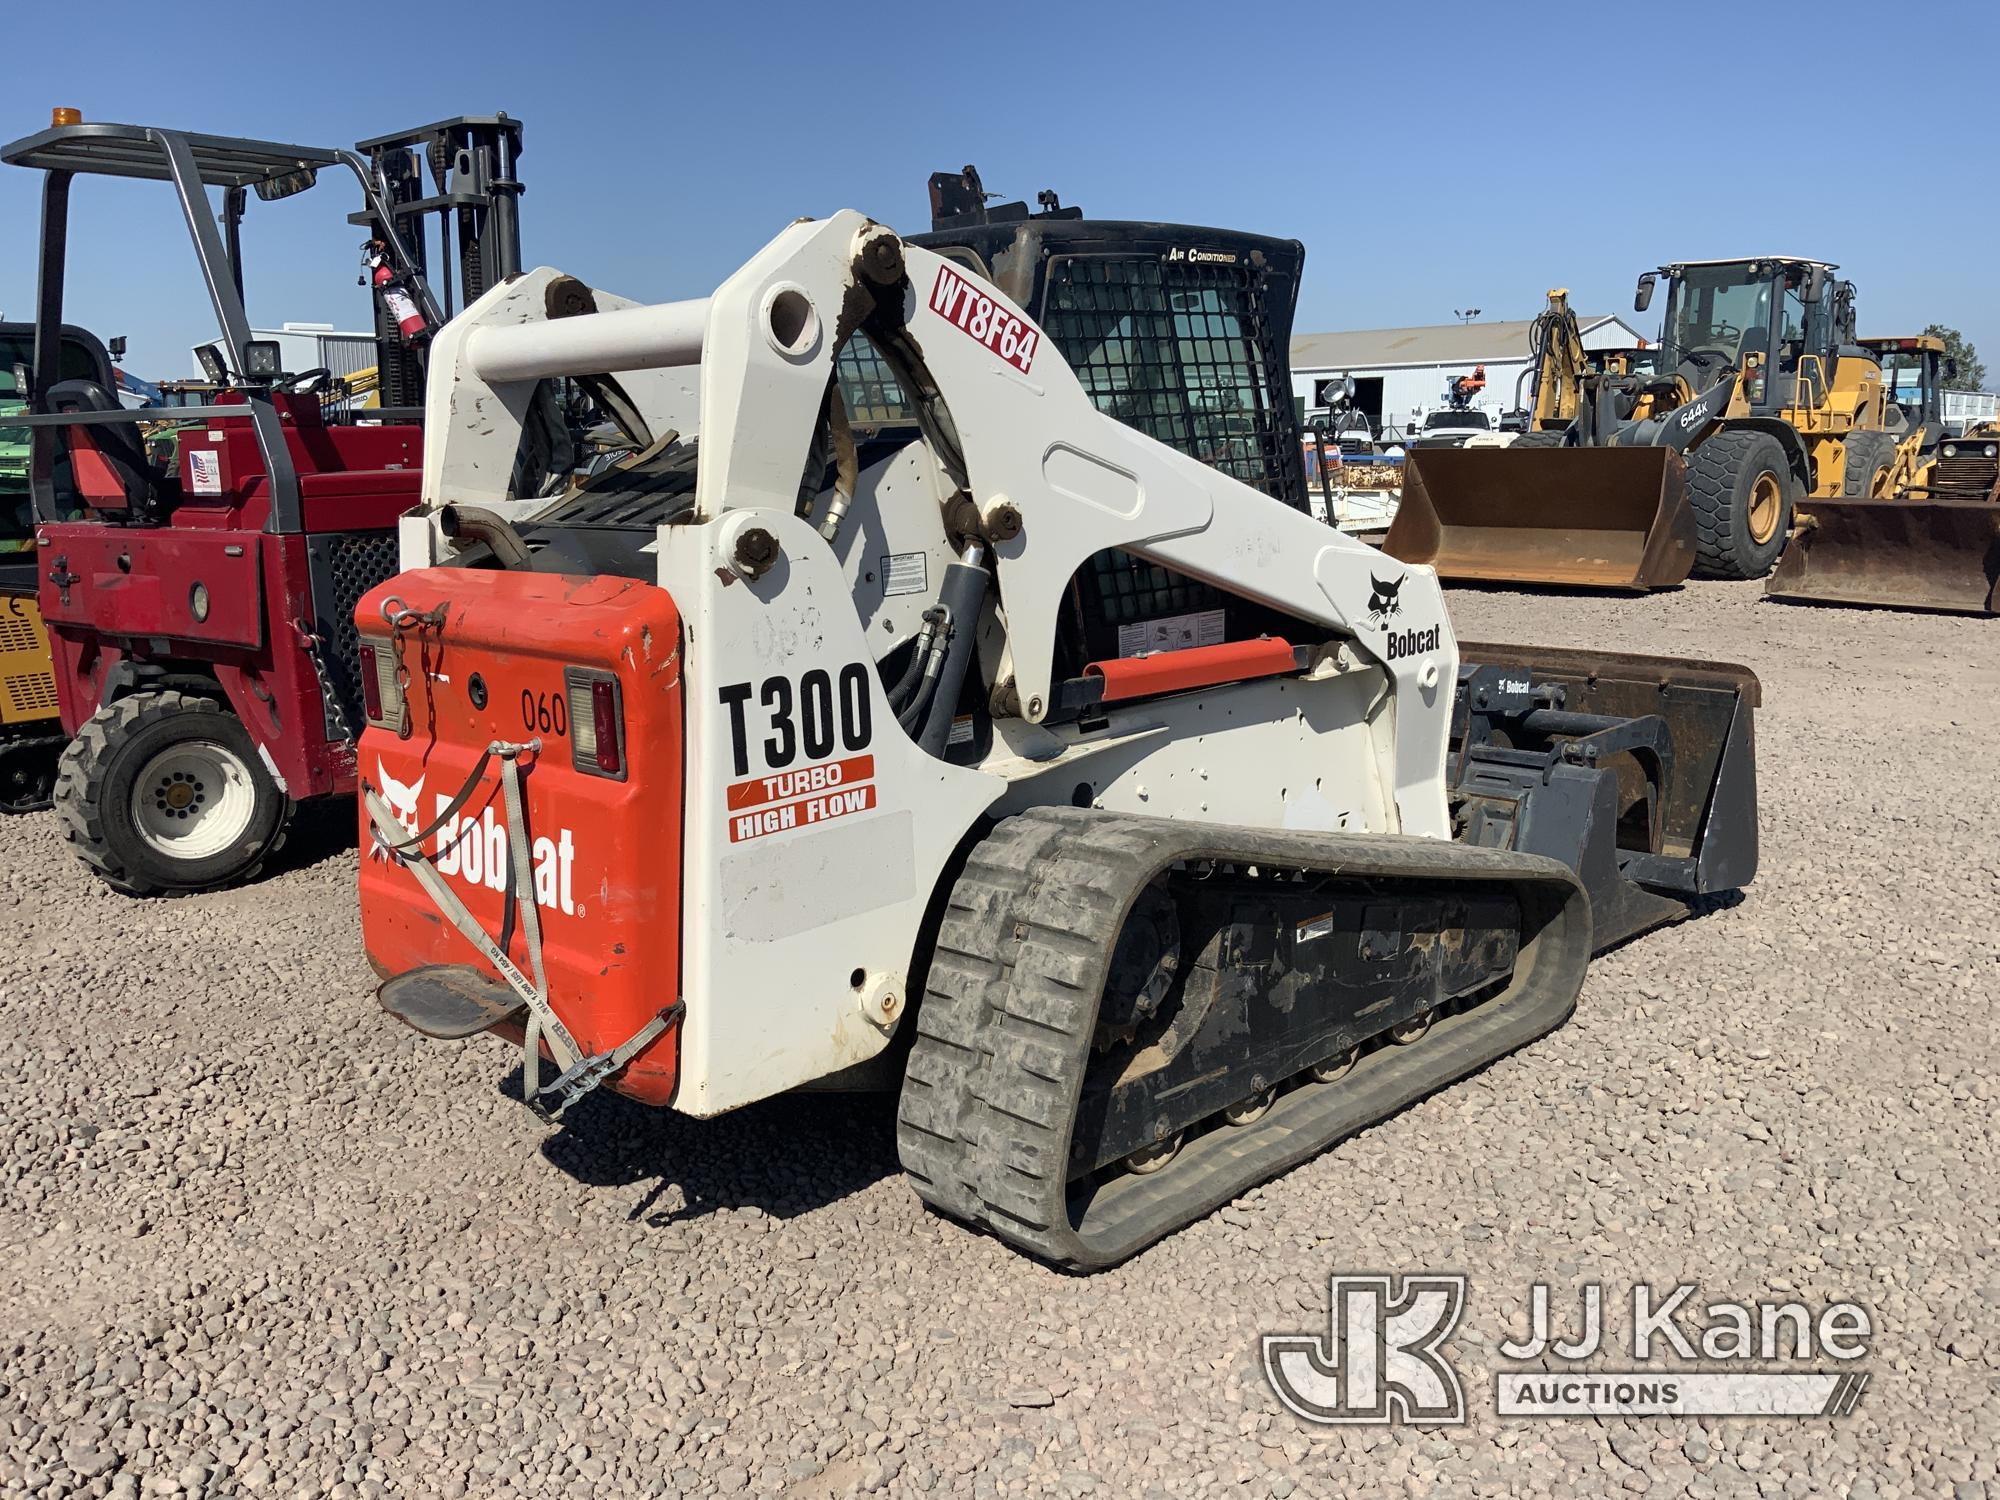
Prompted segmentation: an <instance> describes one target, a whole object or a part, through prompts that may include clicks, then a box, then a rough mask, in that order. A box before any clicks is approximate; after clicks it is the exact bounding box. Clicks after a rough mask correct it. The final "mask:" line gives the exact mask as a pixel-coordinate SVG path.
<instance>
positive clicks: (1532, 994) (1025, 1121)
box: [897, 808, 1591, 1270]
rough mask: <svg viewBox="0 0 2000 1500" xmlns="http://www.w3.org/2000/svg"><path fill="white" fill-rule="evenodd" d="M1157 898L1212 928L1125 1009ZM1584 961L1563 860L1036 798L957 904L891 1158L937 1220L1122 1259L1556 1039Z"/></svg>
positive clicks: (937, 957) (933, 978) (1054, 1252)
mask: <svg viewBox="0 0 2000 1500" xmlns="http://www.w3.org/2000/svg"><path fill="white" fill-rule="evenodd" d="M1162 890H1165V891H1167V892H1168V893H1169V894H1170V895H1172V896H1174V897H1175V898H1176V900H1177V901H1178V903H1179V905H1178V909H1180V910H1182V911H1183V912H1188V913H1195V914H1198V913H1199V912H1200V910H1201V905H1200V903H1201V901H1203V900H1209V901H1211V902H1219V903H1220V904H1221V906H1222V907H1225V908H1226V909H1227V911H1226V915H1225V917H1224V919H1223V920H1222V921H1221V922H1220V923H1219V925H1218V926H1216V927H1215V928H1214V929H1213V930H1209V931H1206V932H1203V933H1197V934H1196V935H1194V936H1193V937H1191V938H1190V939H1189V940H1188V941H1186V942H1185V943H1182V944H1181V945H1180V948H1179V960H1178V963H1174V962H1167V963H1165V964H1163V965H1159V966H1158V967H1159V970H1160V972H1162V973H1165V974H1169V975H1172V976H1173V983H1172V984H1171V985H1169V986H1166V987H1164V988H1163V989H1142V990H1139V991H1137V993H1138V994H1139V995H1140V996H1141V999H1140V1000H1138V1001H1136V1002H1135V1000H1134V998H1133V997H1134V993H1135V992H1134V989H1133V980H1134V974H1135V969H1134V964H1133V957H1134V945H1133V944H1132V942H1131V940H1130V933H1131V932H1132V931H1140V932H1141V933H1142V935H1145V934H1147V933H1150V934H1151V935H1152V936H1154V937H1157V936H1158V935H1159V934H1160V933H1161V932H1164V931H1166V930H1168V929H1169V928H1170V927H1171V921H1170V920H1169V919H1167V918H1166V917H1165V916H1164V913H1163V912H1162V911H1161V910H1159V909H1157V908H1158V895H1157V893H1158V892H1160V891H1162ZM1307 909H1312V910H1322V911H1324V912H1325V915H1324V916H1323V917H1319V918H1315V919H1312V920H1309V921H1306V922H1303V923H1296V924H1295V922H1294V917H1295V915H1296V913H1297V912H1299V911H1302V910H1307ZM1183 920H1186V918H1183ZM1314 941H1318V942H1321V943H1323V944H1324V947H1320V948H1309V945H1310V944H1311V943H1312V942H1314ZM1139 946H1140V947H1141V948H1143V946H1144V945H1143V944H1142V945H1139ZM1161 946H1164V947H1165V948H1169V949H1170V948H1172V947H1173V944H1172V943H1166V944H1163V945H1161ZM1590 952H1591V918H1590V908H1589V903H1588V900H1587V899H1586V897H1585V896H1584V893H1583V889H1582V887H1581V886H1580V885H1579V883H1578V881H1577V879H1576V877H1575V876H1574V875H1573V874H1572V873H1571V872H1570V871H1569V870H1568V869H1567V868H1565V867H1564V866H1562V865H1561V864H1559V863H1558V862H1556V861H1554V860H1550V859H1544V858H1539V857H1536V856H1533V855H1522V854H1514V853H1509V852H1503V851H1499V850H1489V849H1477V848H1472V847H1468V846H1466V845H1461V844H1453V843H1447V842H1443V841H1440V840H1430V839H1419V838H1406V837H1397V836H1369V835H1339V834H1293V833H1273V832H1267V831H1262V830H1257V829H1247V828H1231V827H1222V826H1214V825H1209V826H1204V825H1200V824H1192V823H1182V822H1176V821H1172V820H1168V819H1159V818H1142V817H1131V816H1126V815H1122V814H1111V813H1103V812H1097V811H1092V810H1087V809H1073V808H1044V809H1038V810H1036V811H1033V812H1029V813H1025V814H1022V815H1021V816H1019V817H1015V818H1011V819H1008V820H1007V821H1005V822H1003V823H1001V824H1000V825H999V826H998V827H997V828H995V829H994V830H993V831H992V832H991V833H990V834H989V835H988V836H987V838H986V839H985V840H984V841H983V842H982V843H981V844H980V845H979V846H978V847H977V848H976V849H975V850H974V851H973V852H972V854H971V856H970V858H969V859H968V862H967V864H966V867H965V870H964V872H963V874H962V875H961V877H960V879H959V881H958V883H957V885H956V886H955V888H954V890H953V892H952V896H951V898H950V901H949V903H948V905H947V909H946V912H945V914H944V918H943V921H942V923H941V925H940V929H939V933H938V939H937V944H936V949H935V953H934V955H933V957H932V960H931V966H930V972H929V977H928V981H927V984H926V988H925V993H924V999H923V1005H922V1008H921V1009H920V1011H919V1013H918V1017H917V1027H918V1033H917V1040H916V1043H915V1047H914V1049H913V1051H912V1053H911V1056H910V1060H909V1065H908V1069H907V1072H906V1074H905V1079H904V1085H903V1093H902V1099H901V1102H900V1106H899V1109H898V1120H897V1145H898V1151H899V1154H900V1155H901V1157H902V1161H903V1165H904V1167H905V1169H906V1170H907V1171H908V1172H909V1174H910V1176H911V1179H912V1181H913V1183H914V1185H915V1187H916V1189H917V1192H918V1193H919V1194H920V1195H921V1196H922V1197H923V1198H924V1199H925V1200H926V1201H927V1202H929V1203H931V1204H932V1205H933V1206H935V1207H937V1208H940V1209H942V1210H943V1211H945V1212H947V1213H950V1214H952V1215H954V1216H955V1217H958V1218H961V1219H965V1220H968V1221H970V1222H973V1223H976V1224H979V1225H981V1226H983V1227H985V1228H987V1229H989V1230H991V1231H992V1232H993V1233H995V1234H997V1235H999V1236H1000V1237H1001V1238H1003V1239H1005V1240H1008V1241H1009V1242H1011V1243H1012V1244H1015V1245H1017V1246H1019V1247H1021V1248H1022V1249H1025V1250H1028V1251H1030V1252H1031V1253H1033V1254H1036V1255H1039V1256H1042V1257H1044V1258H1046V1259H1048V1260H1050V1261H1052V1262H1054V1263H1056V1264H1058V1265H1061V1266H1065V1267H1069V1268H1072V1269H1077V1270H1086V1269H1092V1268H1096V1267H1100V1266H1105V1265H1110V1264H1112V1263H1114V1262H1116V1261H1119V1260H1122V1259H1124V1258H1125V1257H1127V1256H1129V1255H1131V1254H1133V1253H1134V1252H1136V1251H1138V1250H1140V1249H1142V1248H1144V1247H1145V1246H1146V1245H1148V1244H1150V1243H1152V1242H1153V1241H1154V1240H1157V1239H1159V1238H1160V1237H1161V1236H1163V1235H1166V1234H1169V1233H1171V1232H1173V1231H1174V1230H1176V1229H1179V1228H1181V1227H1182V1226H1183V1225H1186V1224H1188V1223H1190V1222H1192V1221H1193V1220H1195V1219H1197V1218H1199V1217H1201V1216H1202V1215H1203V1214H1205V1213H1207V1212H1209V1211H1210V1210H1211V1209H1213V1208H1215V1207H1217V1206H1218V1205H1220V1204H1222V1203H1225V1202H1227V1201H1228V1200H1229V1199H1231V1198H1233V1197H1235V1196H1237V1195H1238V1194H1240V1193H1241V1192H1243V1191H1244V1190H1245V1189H1246V1188H1249V1187H1251V1186H1253V1185H1254V1184H1256V1183H1258V1182H1261V1181H1264V1180H1265V1179H1267V1178H1270V1177H1273V1176H1276V1175H1278V1174H1279V1173H1281V1172H1284V1171H1287V1170H1289V1169H1290V1168H1291V1167H1293V1166H1296V1165H1297V1164H1298V1163H1300V1162H1302V1161H1304V1160H1306V1159H1307V1158H1309V1157H1311V1156H1314V1155H1316V1154H1317V1153H1318V1152H1320V1151H1322V1150H1324V1149H1325V1148H1326V1147H1327V1146H1329V1145H1331V1144H1332V1143H1333V1142H1334V1141H1336V1140H1338V1139H1340V1138H1342V1137H1343V1136H1346V1135H1349V1134H1352V1133H1353V1132H1355V1131H1357V1130H1359V1129H1361V1128H1363V1127H1365V1126H1367V1125H1369V1124H1372V1123H1374V1122H1375V1121H1377V1120H1380V1119H1382V1118H1384V1117H1385V1116H1387V1115H1390V1114H1392V1113H1394V1112H1395V1111H1396V1110H1398V1109H1401V1108H1402V1107H1404V1106H1405V1105H1407V1104H1409V1103H1411V1102H1413V1101H1414V1100H1416V1099H1419V1098H1421V1097H1422V1096H1424V1095H1425V1094H1428V1093H1430V1092H1432V1091H1434V1090H1436V1089H1438V1088H1441V1087H1443V1086H1444V1085H1445V1084H1448V1083H1450V1082H1453V1081H1454V1080H1456V1079H1458V1078H1460V1077H1463V1076H1464V1075H1465V1074H1467V1073H1469V1072H1472V1071H1473V1070H1475V1069H1477V1068H1479V1067H1481V1066H1483V1065H1484V1064H1486V1063H1488V1062H1491V1061H1492V1060H1493V1059H1494V1058H1497V1057H1499V1056H1501V1055H1502V1054H1504V1053H1506V1052H1510V1051H1512V1050H1514V1049H1515V1048H1517V1047H1520V1046H1522V1045H1524V1044H1526V1043H1527V1042H1529V1041H1532V1040H1534V1039H1535V1038H1536V1037H1538V1036H1541V1035H1543V1034H1544V1033H1546V1032H1548V1031H1551V1030H1553V1029H1554V1028H1555V1027H1556V1026H1558V1025H1560V1024H1561V1023H1562V1021H1563V1020H1564V1019H1565V1018H1566V1017H1567V1016H1568V1015H1569V1014H1570V1012H1571V1010H1572V1009H1573V1008H1574V1006H1575V1003H1576V995H1577V991H1578V989H1579V987H1580V986H1581V984H1582V981H1583V973H1584V968H1585V966H1586V964H1587V963H1588V961H1589V956H1590ZM1121 971H1122V972H1121ZM1144 971H1145V965H1144V964H1143V963H1141V964H1139V965H1138V966H1137V972H1138V973H1139V974H1140V975H1143V973H1144ZM1203 1007H1205V1009H1204V1008H1203ZM1426 1027H1427V1028H1428V1029H1426ZM1408 1038H1420V1039H1415V1040H1410V1041H1409V1044H1408V1045H1396V1044H1394V1043H1395V1042H1396V1041H1401V1040H1404V1039H1408ZM1350 1060H1352V1063H1351V1066H1350V1065H1349V1064H1350ZM1322 1079H1324V1080H1326V1081H1320V1080H1322ZM1218 1090H1220V1092H1218ZM1232 1091H1233V1092H1232ZM1121 1153H1122V1155H1121Z"/></svg>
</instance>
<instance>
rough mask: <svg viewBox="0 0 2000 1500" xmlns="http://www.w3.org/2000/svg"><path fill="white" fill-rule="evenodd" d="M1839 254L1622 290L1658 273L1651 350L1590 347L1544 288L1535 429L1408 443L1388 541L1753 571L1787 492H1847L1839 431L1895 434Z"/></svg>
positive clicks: (1467, 572)
mask: <svg viewBox="0 0 2000 1500" xmlns="http://www.w3.org/2000/svg"><path fill="white" fill-rule="evenodd" d="M1837 269H1838V268H1837V267H1835V266H1833V265H1831V264H1828V263H1827V262H1824V261H1815V260H1806V259H1803V258H1800V257H1795V256H1764V257H1759V258H1756V259H1740V260H1720V261H1687V262H1678V263H1675V264H1672V265H1667V266H1662V267H1661V268H1660V269H1659V270H1658V271H1649V272H1647V273H1646V274H1645V275H1643V276H1641V277H1640V278H1639V286H1638V293H1637V295H1636V297H1635V298H1634V300H1633V306H1634V307H1635V308H1636V309H1637V310H1638V311H1641V312H1643V311H1645V310H1646V308H1647V307H1648V306H1650V305H1651V302H1652V297H1653V292H1654V290H1655V288H1656V286H1657V285H1658V283H1659V281H1660V279H1661V278H1662V277H1664V278H1665V279H1666V283H1667V289H1668V290H1667V306H1666V313H1665V317H1664V319H1663V320H1662V322H1663V327H1662V335H1661V342H1660V346H1659V349H1658V350H1657V351H1656V352H1655V351H1636V352H1635V351H1625V352H1624V357H1620V358H1595V359H1594V358H1593V357H1592V356H1591V355H1590V354H1589V353H1587V352H1586V351H1585V350H1584V349H1583V346H1582V340H1581V338H1580V337H1579V335H1578V331H1577V326H1576V317H1575V314H1573V313H1572V312H1571V311H1570V310H1569V306H1568V299H1567V296H1566V294H1565V293H1564V292H1562V291H1560V290H1558V291H1554V292H1551V293H1550V294H1549V306H1548V308H1547V310H1546V311H1545V312H1544V313H1543V314H1542V317H1541V318H1540V319H1538V320H1537V322H1536V325H1535V329H1534V333H1533V335H1532V342H1531V349H1532V352H1533V353H1534V356H1535V366H1534V369H1535V396H1534V400H1533V407H1532V417H1531V430H1530V431H1529V432H1527V433H1524V434H1523V435H1522V437H1521V438H1520V439H1518V440H1517V441H1516V442H1515V443H1514V445H1513V446H1512V447H1511V448H1507V449H1499V450H1493V449H1486V450H1480V449H1474V450H1457V451H1453V452H1436V453H1424V454H1412V455H1411V461H1410V463H1409V465H1408V468H1407V471H1406V475H1405V481H1404V488H1403V500H1402V506H1401V508H1400V509H1399V511H1398V513H1397V517H1396V523H1395V525H1394V526H1392V527H1391V528H1390V531H1389V537H1388V542H1387V550H1388V551H1389V552H1390V553H1391V554H1392V555H1394V556H1396V557H1398V558H1401V559H1402V560H1404V561H1405V562H1423V563H1430V564H1432V565H1433V566H1435V567H1436V568H1437V569H1438V571H1439V572H1440V573H1441V574H1442V575H1443V576H1445V577H1446V578H1455V579H1474V580H1490V581H1500V582H1511V583H1554V584H1568V585H1572V586H1578V587H1587V588H1614V589H1652V588H1665V587H1671V586H1672V585H1674V584H1678V583H1680V582H1682V581H1683V580H1684V579H1686V578H1687V576H1688V575H1689V573H1691V572H1699V573H1702V574H1704V575H1706V576H1708V577H1713V578H1761V577H1762V576H1764V574H1766V573H1768V572H1769V571H1770V569H1771V566H1772V564H1773V563H1775V562H1776V561H1777V558H1778V554H1779V553H1780V552H1781V551H1782V550H1783V549H1784V546H1785V539H1786V536H1787V534H1788V532H1789V530H1790V527H1791V520H1792V511H1793V507H1794V505H1795V504H1796V503H1797V502H1798V501H1799V500H1800V499H1802V498H1804V497H1806V496H1819V495H1839V494H1841V493H1842V487H1843V485H1844V484H1845V483H1846V476H1847V468H1848V446H1849V443H1850V441H1851V440H1852V439H1854V438H1855V437H1856V436H1857V435H1860V434H1886V433H1887V419H1886V416H1885V401H1884V397H1883V383H1882V368H1881V365H1880V364H1879V363H1878V362H1877V359H1876V355H1875V354H1874V352H1873V351H1871V350H1869V349H1867V348H1864V347H1862V346H1860V345H1858V344H1856V343H1854V342H1853V331H1852V330H1853V320H1854V286H1853V283H1852V282H1846V281H1841V282H1836V281H1834V280H1833V276H1832V273H1833V272H1834V271H1835V270H1837ZM1648 353H1652V358H1650V359H1648V358H1645V357H1644V356H1645V355H1647V354H1648ZM1890 446H1891V447H1893V446H1894V444H1893V441H1892V443H1891V445H1890ZM1556 449H1561V450H1564V451H1561V452H1556V451H1552V450H1556ZM1544 450H1551V451H1544ZM1867 451H1868V453H1869V455H1870V456H1871V459H1872V457H1873V456H1874V455H1875V454H1876V453H1878V452H1879V451H1880V441H1879V439H1876V438H1871V439H1870V440H1869V444H1868V449H1867Z"/></svg>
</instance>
